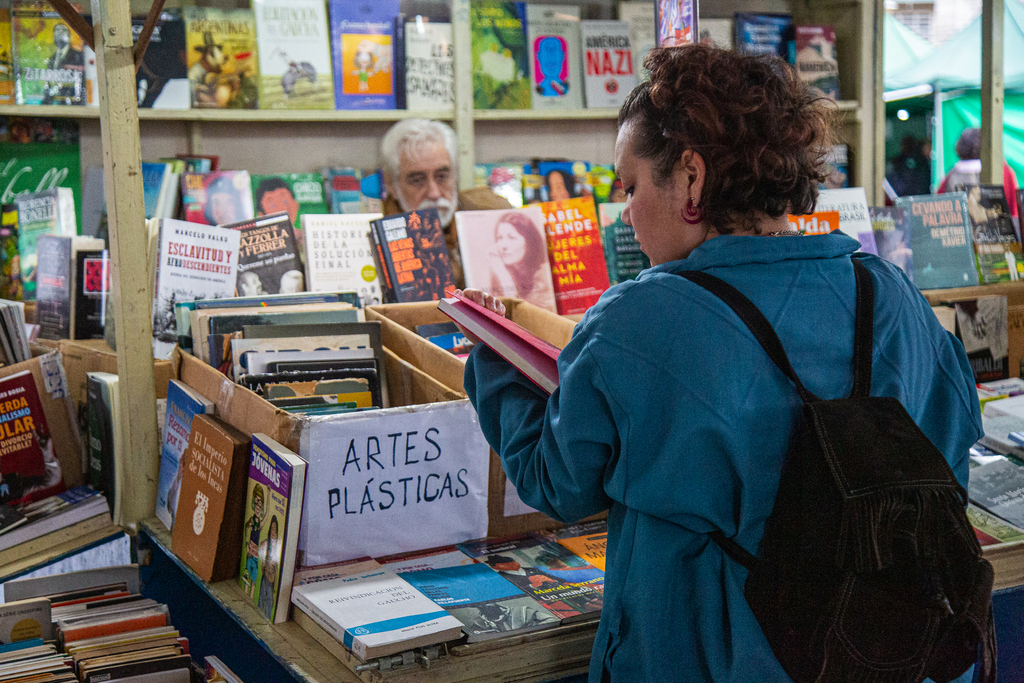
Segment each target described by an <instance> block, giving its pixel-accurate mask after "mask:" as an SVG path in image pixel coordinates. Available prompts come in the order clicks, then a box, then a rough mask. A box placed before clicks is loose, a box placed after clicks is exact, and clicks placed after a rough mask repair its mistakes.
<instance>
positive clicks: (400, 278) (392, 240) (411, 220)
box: [370, 209, 455, 304]
mask: <svg viewBox="0 0 1024 683" xmlns="http://www.w3.org/2000/svg"><path fill="white" fill-rule="evenodd" d="M370 226H371V228H372V232H371V233H370V234H371V235H372V237H373V243H374V246H375V248H376V249H377V258H378V260H379V261H380V265H381V270H382V271H383V273H384V288H385V290H386V292H387V298H388V300H389V301H390V302H392V303H400V304H404V303H409V302H413V301H439V300H440V299H442V298H443V297H444V292H445V290H446V289H449V288H451V287H453V286H454V285H455V278H454V276H453V275H452V267H451V264H450V263H449V262H448V247H447V245H446V244H445V240H444V231H443V230H442V229H441V219H440V218H439V217H438V213H437V209H425V210H421V211H410V212H408V213H400V214H395V215H393V216H386V217H384V218H378V219H376V220H373V221H370Z"/></svg>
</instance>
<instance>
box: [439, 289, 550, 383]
mask: <svg viewBox="0 0 1024 683" xmlns="http://www.w3.org/2000/svg"><path fill="white" fill-rule="evenodd" d="M437 309H438V310H439V311H441V312H442V313H444V314H445V315H447V316H448V317H449V318H451V319H452V320H454V321H455V322H457V323H458V324H460V325H462V326H463V327H464V328H465V329H466V330H467V331H468V332H472V333H473V334H475V335H476V336H477V337H478V338H479V339H480V341H481V342H483V343H484V344H485V345H487V346H488V347H490V348H491V349H492V350H494V352H495V353H497V354H498V355H499V356H501V357H502V358H504V359H505V360H507V361H508V362H509V363H511V364H512V365H514V366H516V368H518V370H519V371H520V372H522V373H523V374H524V375H526V376H527V377H528V378H529V379H530V380H531V381H532V382H533V383H534V384H536V385H537V386H539V387H540V388H541V389H543V390H544V391H546V392H548V393H549V394H550V393H551V392H553V391H554V390H555V387H557V386H558V354H559V353H560V352H561V351H560V349H559V348H558V347H557V346H554V345H553V344H549V343H548V342H546V341H544V340H543V339H541V338H540V337H537V336H536V335H534V334H533V333H531V332H529V331H527V330H526V329H524V328H522V327H520V326H519V325H516V324H515V323H514V322H512V321H511V320H508V319H507V318H505V317H503V316H500V315H498V314H497V313H495V312H493V311H489V310H487V309H486V308H484V307H483V306H481V305H479V304H477V303H475V302H473V301H471V300H469V299H467V298H466V297H464V296H459V295H457V294H454V295H453V298H450V299H441V301H439V302H438V304H437Z"/></svg>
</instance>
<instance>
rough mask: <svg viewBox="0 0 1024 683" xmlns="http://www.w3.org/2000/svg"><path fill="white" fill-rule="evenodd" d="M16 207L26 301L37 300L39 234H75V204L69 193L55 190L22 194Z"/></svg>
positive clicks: (22, 279) (17, 200)
mask: <svg viewBox="0 0 1024 683" xmlns="http://www.w3.org/2000/svg"><path fill="white" fill-rule="evenodd" d="M14 203H15V206H17V207H18V253H19V254H20V259H19V261H20V267H21V282H22V286H23V287H24V299H25V301H34V300H35V298H36V269H37V265H38V258H37V255H36V245H37V243H38V241H39V237H40V236H41V235H64V236H67V237H73V236H74V235H75V204H74V197H73V196H72V194H71V190H69V189H67V188H66V187H58V188H55V189H53V190H47V191H45V192H33V193H31V194H21V195H18V197H17V198H16V199H15V200H14Z"/></svg>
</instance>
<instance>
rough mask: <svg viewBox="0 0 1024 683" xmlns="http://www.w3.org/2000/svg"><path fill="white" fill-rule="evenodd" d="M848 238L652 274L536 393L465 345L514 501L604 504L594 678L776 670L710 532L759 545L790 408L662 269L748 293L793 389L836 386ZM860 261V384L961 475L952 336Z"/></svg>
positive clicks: (781, 389)
mask: <svg viewBox="0 0 1024 683" xmlns="http://www.w3.org/2000/svg"><path fill="white" fill-rule="evenodd" d="M857 247H858V245H857V242H856V241H854V240H852V239H850V238H849V237H846V236H843V235H840V234H833V235H826V236H815V237H788V236H786V237H737V236H723V237H716V238H714V239H711V240H709V241H707V242H705V243H704V244H702V245H701V246H699V247H698V248H697V249H695V250H694V251H693V252H692V253H691V254H690V256H689V257H688V258H686V259H684V260H680V261H674V262H671V263H665V264H662V265H660V266H657V267H654V268H650V269H648V270H646V271H644V272H643V273H641V274H640V275H639V276H638V277H637V279H636V280H634V281H630V282H625V283H622V284H619V285H616V286H615V287H612V288H611V289H609V290H608V291H607V292H606V293H605V294H604V296H602V297H601V300H600V301H599V302H598V303H597V304H596V305H595V306H594V307H593V308H592V309H591V310H590V311H588V312H587V314H586V315H585V316H584V318H583V320H582V321H581V322H580V323H579V324H578V325H577V327H576V331H575V333H574V334H573V338H572V340H571V341H570V342H569V344H568V346H566V347H565V349H564V350H563V351H562V353H561V355H560V356H559V359H558V367H559V379H560V385H559V388H558V389H557V390H556V391H555V393H554V394H552V395H551V396H550V397H548V396H546V395H544V394H543V392H541V391H540V390H539V389H538V388H536V387H535V386H534V385H532V384H531V383H530V382H529V380H527V379H525V377H523V376H522V375H520V374H519V373H518V372H517V371H516V370H515V369H513V368H512V366H511V365H509V364H507V363H505V362H504V361H503V360H501V359H500V358H499V357H498V356H497V355H496V354H494V353H493V352H491V351H490V350H489V349H486V348H483V347H480V346H479V345H478V347H477V348H475V349H474V350H473V352H472V353H471V354H470V357H469V360H468V362H467V365H466V376H465V387H466V391H467V393H468V395H469V398H470V400H471V401H472V402H473V405H474V406H475V407H476V409H477V412H478V413H479V415H480V426H481V429H482V430H483V433H484V435H485V436H486V437H487V440H488V441H489V443H490V444H491V446H492V447H493V448H494V449H495V451H497V452H498V453H499V454H500V455H501V460H502V463H503V464H504V467H505V472H506V473H507V474H508V476H509V478H510V479H511V481H512V482H513V483H514V484H515V487H516V490H517V491H518V492H519V495H520V497H521V498H522V500H523V501H524V502H525V503H527V504H529V505H531V506H533V507H535V508H537V509H538V510H541V511H543V512H545V513H547V514H548V515H551V516H552V517H554V518H556V519H559V520H563V521H566V522H571V521H575V520H579V519H581V518H583V517H586V516H588V515H593V514H595V513H598V512H601V511H603V510H609V516H608V551H607V552H608V554H607V567H606V569H607V575H606V578H605V596H604V610H603V613H602V616H601V624H600V628H599V629H598V633H597V639H596V641H595V643H594V651H593V658H592V660H591V667H590V681H591V683H599V682H600V681H602V677H603V675H604V674H605V672H607V673H608V674H610V679H611V681H613V683H619V682H626V681H639V682H646V681H715V682H717V683H722V682H725V681H735V682H737V683H741V682H742V683H749V682H750V681H758V682H759V683H768V682H775V681H780V682H785V681H788V680H789V679H788V677H787V676H786V674H785V673H784V672H783V670H782V668H781V667H780V666H779V664H778V662H777V661H776V660H775V658H774V656H773V655H772V653H771V649H770V648H769V646H768V644H767V642H766V641H765V639H764V635H763V634H762V632H761V630H760V628H759V626H758V624H757V621H756V620H755V619H754V616H753V614H752V613H751V611H750V609H749V607H748V606H747V603H746V601H745V600H744V597H743V583H744V581H745V579H746V570H745V569H743V568H742V567H740V565H738V564H737V563H735V562H734V561H732V560H731V559H729V558H728V557H726V556H725V555H724V554H723V553H722V551H721V550H720V549H719V547H718V546H717V545H716V544H715V543H714V542H713V541H711V539H710V537H709V536H708V532H710V531H711V530H713V529H721V530H722V531H723V532H724V533H725V534H726V536H730V537H735V538H736V540H737V541H738V542H739V543H740V544H741V545H742V546H743V547H745V548H747V549H748V550H750V551H751V552H756V551H757V548H758V544H759V543H760V540H761V535H762V533H763V530H764V524H765V520H766V518H767V517H768V514H769V513H770V512H771V509H772V505H773V502H774V499H775V494H776V491H777V489H778V484H779V472H780V467H781V465H782V460H783V457H784V455H785V453H786V450H787V446H788V444H789V441H790V438H791V437H792V436H793V435H794V433H795V431H796V429H797V426H798V420H799V415H800V401H799V398H798V396H797V394H796V391H795V390H794V388H793V385H792V384H791V383H790V382H789V380H787V379H786V378H785V377H784V376H783V375H782V373H781V372H780V371H779V370H778V369H777V368H776V367H775V366H774V365H773V364H772V362H771V361H770V360H769V359H768V357H767V356H766V355H765V353H764V351H763V350H762V349H761V347H760V346H759V345H758V343H757V342H756V340H755V339H754V337H753V336H752V335H751V334H750V332H749V331H748V330H747V328H746V327H745V326H744V325H743V323H741V322H740V320H739V319H738V318H737V317H736V316H735V314H734V313H733V312H732V311H731V310H730V309H729V308H727V307H726V305H725V304H724V303H722V302H721V301H720V300H719V299H717V298H716V297H714V296H713V295H712V294H710V293H708V292H707V291H705V290H704V289H702V288H701V287H699V286H697V285H695V284H692V283H691V282H689V281H687V280H685V279H683V278H681V277H678V276H677V275H674V274H673V273H677V272H681V271H685V270H703V271H707V272H709V273H711V274H713V275H716V276H718V277H720V278H722V279H723V280H725V281H726V282H728V283H730V284H732V285H733V286H734V287H736V288H737V289H739V290H740V291H741V292H743V293H744V294H745V295H746V296H747V297H749V298H750V299H751V300H752V301H753V302H754V304H756V305H757V307H758V308H759V309H760V310H761V311H762V312H763V313H764V314H765V316H766V317H767V318H768V320H769V321H770V322H771V323H772V325H773V327H774V328H775V330H776V331H777V332H778V335H779V337H780V338H781V340H782V342H783V346H784V347H785V349H786V353H787V354H788V355H789V358H790V361H791V363H792V365H793V367H794V369H795V370H796V372H797V374H798V375H799V376H800V377H801V379H802V381H803V383H804V385H805V386H806V387H807V388H808V389H809V390H810V391H811V392H813V393H814V394H816V395H817V396H820V397H822V398H839V397H842V396H846V395H848V394H849V392H850V390H851V387H852V385H853V377H852V358H853V319H854V307H855V303H854V292H855V284H854V275H853V266H852V264H851V262H850V254H851V253H853V252H854V251H855V250H856V249H857ZM864 263H865V265H866V266H867V267H868V269H869V271H870V272H871V277H872V281H873V283H874V287H875V329H874V354H873V363H874V372H873V375H872V383H871V393H872V395H875V396H894V397H896V398H898V399H899V400H900V401H901V402H902V403H903V405H904V406H905V407H906V408H907V410H908V412H909V413H910V415H911V416H912V417H913V418H914V420H915V421H916V422H917V424H918V425H919V426H920V427H921V429H922V430H923V431H924V433H925V434H926V435H927V436H928V437H929V438H930V439H931V440H932V442H933V443H934V444H935V445H936V446H937V447H938V448H939V450H940V451H942V453H944V454H945V456H946V458H947V460H948V461H949V464H950V465H951V466H952V468H953V471H954V473H955V474H956V476H957V478H958V479H959V480H960V482H961V484H964V485H966V483H967V471H968V448H969V447H970V445H971V444H973V443H974V442H975V441H976V440H977V439H978V438H979V437H980V436H981V433H982V432H981V417H980V410H979V406H978V399H977V393H976V390H975V388H974V384H973V379H972V374H971V369H970V366H969V365H968V363H967V357H966V355H965V353H964V350H963V347H962V346H961V344H960V343H959V342H958V341H957V340H956V339H955V338H954V337H953V336H951V335H950V334H948V333H947V332H946V331H945V330H943V329H942V327H941V326H940V325H939V323H938V321H937V319H936V317H935V315H934V314H933V313H932V311H931V310H930V308H929V305H928V303H927V302H926V301H925V299H924V297H922V296H921V294H920V292H918V291H917V289H915V287H914V286H913V285H912V284H911V283H910V282H909V281H908V280H907V279H906V277H905V276H904V274H903V273H902V272H901V271H900V270H899V269H898V268H896V267H894V266H892V265H891V264H889V263H887V262H885V261H883V260H881V259H879V258H877V257H873V256H868V257H867V258H865V259H864ZM967 680H970V679H969V678H968V679H967Z"/></svg>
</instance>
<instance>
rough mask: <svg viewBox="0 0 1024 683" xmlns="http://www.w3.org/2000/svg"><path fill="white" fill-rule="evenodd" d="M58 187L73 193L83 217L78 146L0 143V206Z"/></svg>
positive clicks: (76, 212) (68, 144)
mask: <svg viewBox="0 0 1024 683" xmlns="http://www.w3.org/2000/svg"><path fill="white" fill-rule="evenodd" d="M55 187H66V188H69V189H70V190H71V194H72V195H73V196H74V198H75V216H76V217H77V216H81V215H82V166H81V160H80V158H79V151H78V144H77V143H76V144H71V143H65V142H23V143H19V142H0V204H13V203H14V198H15V197H16V196H18V195H19V194H25V193H28V192H42V191H44V190H50V189H53V188H55ZM80 229H81V226H79V230H80Z"/></svg>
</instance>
